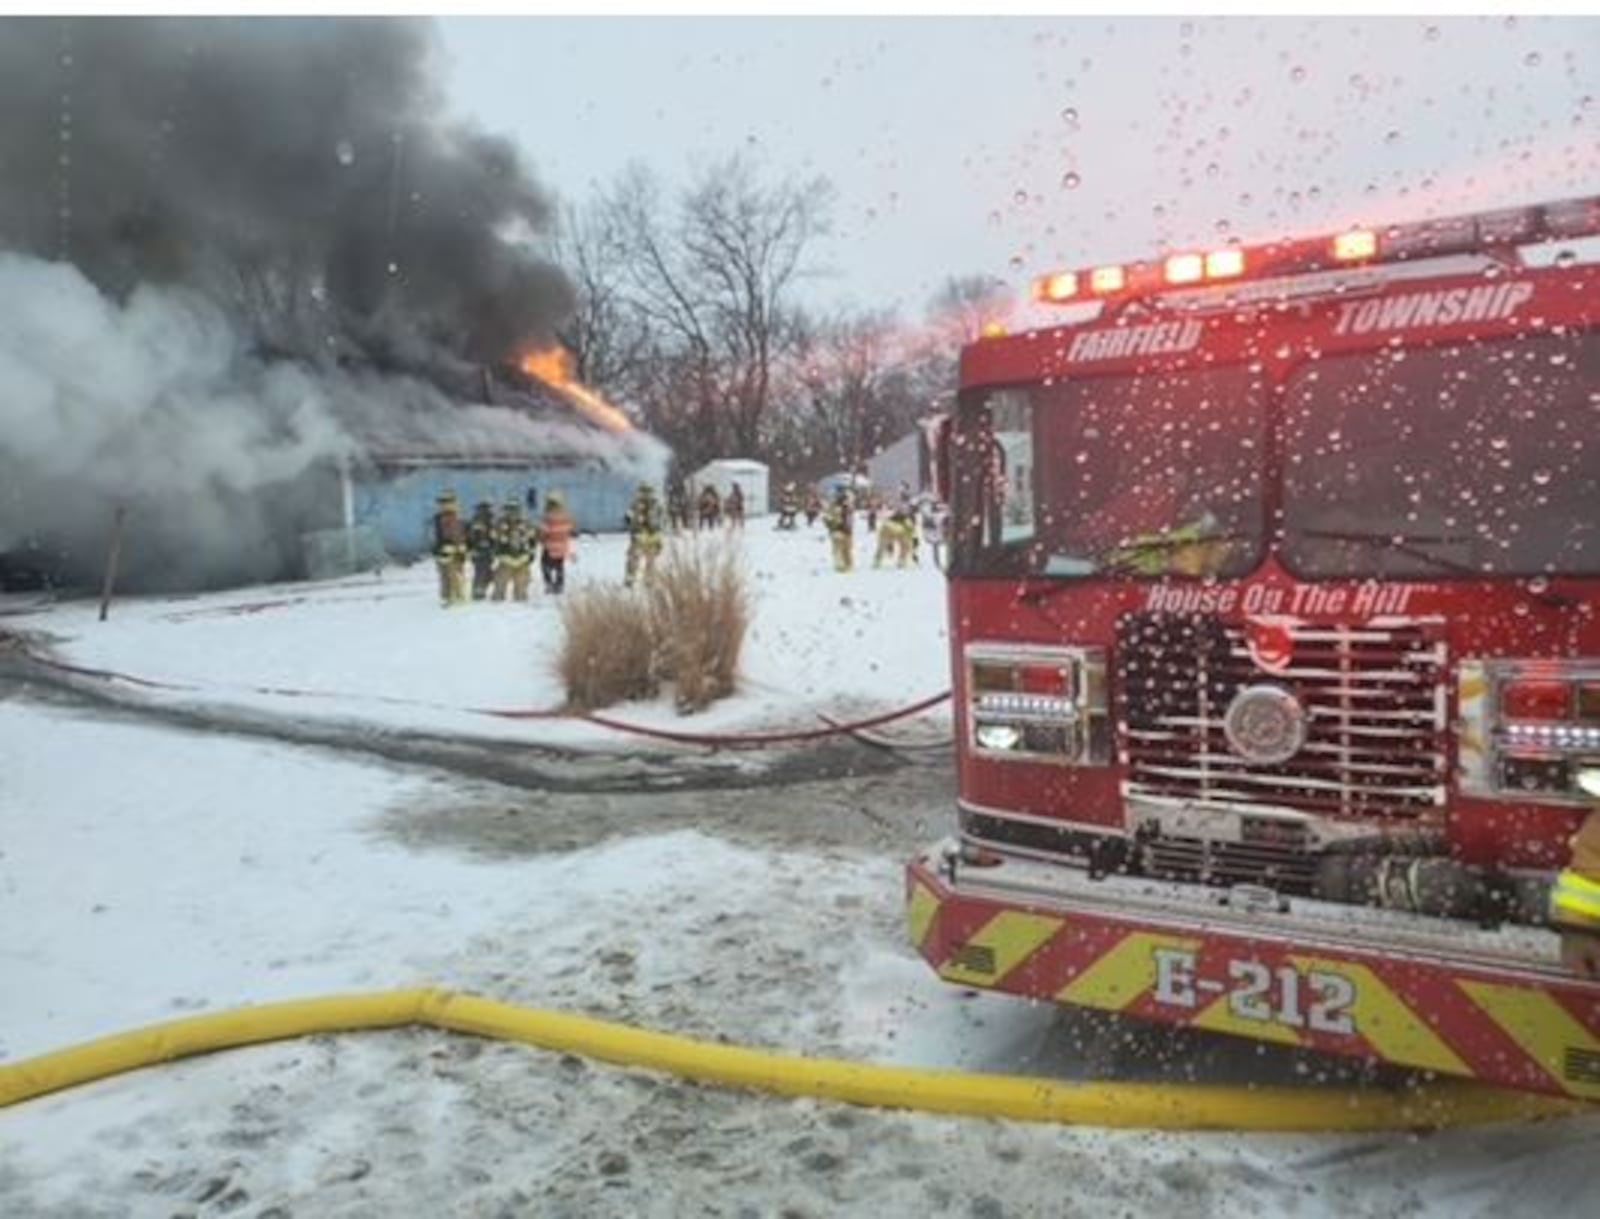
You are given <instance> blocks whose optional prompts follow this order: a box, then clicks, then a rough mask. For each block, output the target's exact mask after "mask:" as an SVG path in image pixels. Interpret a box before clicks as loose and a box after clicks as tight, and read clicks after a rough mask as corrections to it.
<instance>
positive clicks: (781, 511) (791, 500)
mask: <svg viewBox="0 0 1600 1219" xmlns="http://www.w3.org/2000/svg"><path fill="white" fill-rule="evenodd" d="M799 515H800V488H798V487H796V486H795V485H794V484H793V483H784V484H783V490H782V491H781V492H780V493H779V495H778V528H779V529H794V528H797V527H798V522H797V521H796V520H795V518H796V517H797V516H799Z"/></svg>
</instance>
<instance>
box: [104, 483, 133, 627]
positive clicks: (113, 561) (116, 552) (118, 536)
mask: <svg viewBox="0 0 1600 1219" xmlns="http://www.w3.org/2000/svg"><path fill="white" fill-rule="evenodd" d="M127 519H128V509H127V508H126V507H125V506H124V505H121V504H118V505H117V512H116V515H115V516H114V517H113V518H112V521H111V549H110V550H109V551H108V552H107V554H106V578H105V582H104V583H103V584H102V585H101V586H100V621H101V622H104V621H105V620H106V614H107V613H109V612H110V610H111V592H112V590H113V589H114V588H116V585H117V564H118V562H119V561H121V559H122V528H123V524H124V523H125V522H126V521H127Z"/></svg>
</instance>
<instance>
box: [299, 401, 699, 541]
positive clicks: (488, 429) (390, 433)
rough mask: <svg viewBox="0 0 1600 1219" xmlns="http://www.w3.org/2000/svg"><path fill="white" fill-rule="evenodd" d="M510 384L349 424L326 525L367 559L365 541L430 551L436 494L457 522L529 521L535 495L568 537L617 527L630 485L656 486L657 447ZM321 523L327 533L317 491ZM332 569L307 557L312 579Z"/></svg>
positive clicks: (605, 417)
mask: <svg viewBox="0 0 1600 1219" xmlns="http://www.w3.org/2000/svg"><path fill="white" fill-rule="evenodd" d="M510 379H511V381H512V383H511V384H505V383H503V382H502V381H500V380H498V379H497V380H493V381H491V379H490V378H489V377H488V376H487V375H486V376H485V378H484V381H485V390H486V392H485V393H484V394H483V397H485V398H487V399H489V400H490V401H489V402H488V403H485V404H478V405H472V406H457V407H455V408H454V409H452V410H451V411H450V412H449V413H447V414H439V413H433V412H424V411H416V410H408V411H399V412H393V411H389V412H383V413H381V414H376V415H367V416H365V417H364V418H363V419H360V420H353V421H352V423H351V433H352V436H353V438H354V441H355V445H354V448H353V450H352V452H351V454H350V456H349V457H348V458H347V459H346V460H345V461H343V462H342V463H340V465H339V467H338V468H339V474H340V503H341V507H340V517H339V519H338V522H337V523H339V524H340V525H341V527H344V528H354V529H356V530H358V531H363V532H364V533H365V534H366V535H368V538H369V539H370V540H364V543H363V544H364V545H366V546H367V547H369V548H370V547H371V546H372V544H373V542H376V543H380V544H381V546H382V549H383V550H384V551H385V552H386V553H387V554H388V555H389V556H392V557H399V558H409V557H412V556H415V555H417V554H420V553H422V552H424V551H425V550H426V549H427V548H428V547H429V546H430V545H431V541H432V539H431V519H432V516H433V513H434V510H435V500H436V498H437V497H438V495H439V493H440V492H441V491H445V490H449V491H453V492H455V494H456V495H457V497H458V498H459V499H460V500H461V503H462V505H463V507H464V510H466V511H471V509H472V506H473V505H474V504H475V503H477V502H479V501H486V502H488V503H489V504H491V505H493V506H494V507H495V508H496V510H497V511H498V509H499V507H500V505H501V504H503V503H505V502H506V501H508V500H515V501H516V502H518V503H524V504H528V505H529V506H530V510H532V511H537V510H538V507H539V505H540V504H542V501H543V497H544V496H545V495H547V494H549V493H550V492H551V491H560V492H561V493H562V494H563V496H564V497H565V499H566V502H567V507H568V510H569V511H570V512H571V513H572V514H573V517H574V519H576V520H577V522H578V525H579V528H581V529H584V530H586V531H587V530H593V531H595V532H607V531H611V530H617V529H620V528H622V518H623V514H624V513H625V512H626V511H627V510H628V502H629V500H630V499H631V498H632V496H633V492H634V489H635V488H636V486H637V485H638V483H639V482H640V481H644V480H648V481H651V482H654V483H656V485H657V486H659V485H661V483H662V480H663V479H664V477H665V474H666V468H667V462H668V452H667V450H666V448H665V447H664V446H663V445H661V444H660V443H659V442H658V441H656V440H655V439H654V438H652V437H650V436H648V435H646V434H645V433H643V432H639V431H636V430H634V429H633V428H632V426H631V425H630V424H629V423H628V422H627V417H626V416H625V415H623V414H622V413H621V412H620V411H617V410H616V408H615V407H612V406H610V405H609V404H607V403H605V402H604V400H603V399H600V398H598V397H597V396H595V397H594V402H595V403H596V404H598V405H599V406H601V407H604V409H605V412H608V413H602V412H600V411H598V410H588V411H586V410H575V409H574V407H573V406H572V399H571V398H570V397H569V396H568V395H567V394H564V393H563V392H562V390H561V388H557V387H555V386H551V385H547V384H544V383H541V382H539V381H537V380H531V379H529V380H522V379H521V378H516V377H515V374H514V373H512V374H510ZM518 381H521V384H518V383H517V382H518ZM580 388H581V387H580ZM585 392H589V393H591V396H593V395H592V391H585ZM323 516H324V518H325V519H327V520H328V522H329V524H334V523H335V518H334V516H333V504H332V502H331V501H330V500H329V499H328V498H327V488H325V489H324V493H323ZM369 553H370V549H369ZM339 565H340V564H339V562H338V561H337V559H336V560H335V561H334V562H333V563H332V564H318V563H316V562H314V561H312V557H311V554H310V553H309V552H308V554H307V566H308V568H309V569H310V570H312V571H314V572H315V571H317V570H318V569H319V568H321V569H326V568H327V567H330V566H331V567H332V568H337V567H338V566H339ZM353 565H357V566H359V565H360V563H359V559H358V560H357V561H356V562H355V563H354V564H353Z"/></svg>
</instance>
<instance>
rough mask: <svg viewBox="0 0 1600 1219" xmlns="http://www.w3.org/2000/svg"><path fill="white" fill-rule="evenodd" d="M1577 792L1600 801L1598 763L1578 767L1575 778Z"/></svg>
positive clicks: (1599, 763)
mask: <svg viewBox="0 0 1600 1219" xmlns="http://www.w3.org/2000/svg"><path fill="white" fill-rule="evenodd" d="M1576 782H1577V785H1578V790H1580V791H1581V792H1583V794H1584V795H1586V796H1593V797H1594V798H1595V799H1596V800H1600V762H1596V763H1592V764H1590V765H1587V766H1580V767H1579V768H1578V773H1577V776H1576Z"/></svg>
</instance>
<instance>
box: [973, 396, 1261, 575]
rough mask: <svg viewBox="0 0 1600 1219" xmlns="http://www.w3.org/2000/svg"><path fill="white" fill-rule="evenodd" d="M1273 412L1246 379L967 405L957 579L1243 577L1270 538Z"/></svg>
mask: <svg viewBox="0 0 1600 1219" xmlns="http://www.w3.org/2000/svg"><path fill="white" fill-rule="evenodd" d="M1265 403H1266V393H1265V388H1264V383H1263V382H1262V380H1261V377H1260V375H1259V374H1252V373H1250V372H1248V371H1247V370H1246V369H1244V368H1242V367H1230V368H1221V369H1208V370H1199V371H1186V372H1181V373H1174V374H1171V375H1166V376H1149V375H1146V376H1140V377H1097V378H1086V379H1083V380H1072V381H1058V382H1055V383H1053V384H1049V385H1032V386H1026V387H1018V388H1010V389H1003V390H996V391H990V392H988V393H987V394H985V395H981V396H978V397H975V398H972V399H970V400H968V401H967V402H965V403H964V404H963V408H962V410H961V411H960V414H959V418H958V421H957V428H956V433H955V437H954V452H953V454H952V459H953V460H952V465H953V469H954V471H955V476H956V486H955V519H956V522H957V546H956V555H955V566H954V567H953V571H954V572H955V574H957V575H969V576H970V575H994V576H1029V575H1043V576H1059V577H1074V576H1090V575H1096V574H1105V573H1109V572H1119V573H1124V574H1128V575H1131V576H1134V577H1139V576H1150V577H1157V576H1162V575H1167V574H1180V575H1182V574H1187V575H1197V576H1199V575H1219V576H1238V575H1243V574H1245V573H1246V572H1248V571H1250V570H1251V569H1252V568H1254V567H1255V566H1256V564H1257V562H1258V561H1259V558H1260V551H1261V544H1262V539H1263V536H1264V533H1265V524H1264V522H1265V511H1264V501H1263V495H1262V487H1263V481H1264V480H1263V477H1262V471H1263V468H1264V462H1265V454H1266V444H1265V437H1266V412H1265Z"/></svg>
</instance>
